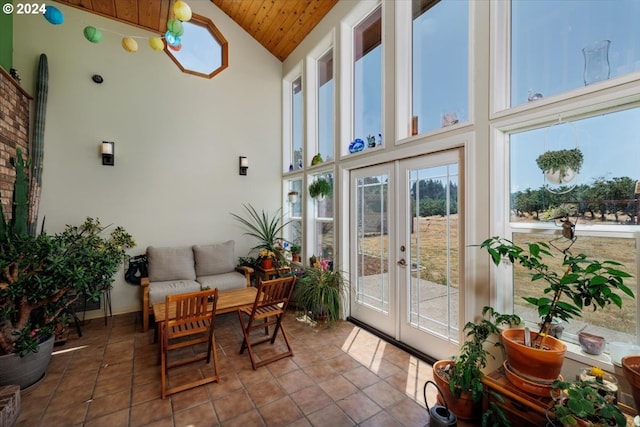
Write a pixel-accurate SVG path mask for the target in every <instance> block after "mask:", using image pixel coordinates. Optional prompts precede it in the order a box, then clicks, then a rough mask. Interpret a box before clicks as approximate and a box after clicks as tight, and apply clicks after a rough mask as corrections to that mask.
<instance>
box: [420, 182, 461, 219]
mask: <svg viewBox="0 0 640 427" xmlns="http://www.w3.org/2000/svg"><path fill="white" fill-rule="evenodd" d="M448 190H449V210H448V211H447V188H445V185H444V184H443V182H442V181H440V180H433V179H421V180H419V181H416V182H414V183H413V185H412V186H411V201H412V203H413V201H414V200H418V216H434V215H439V216H445V215H452V214H456V213H458V184H456V183H454V182H450V183H449V185H448ZM412 212H415V205H413V204H412Z"/></svg>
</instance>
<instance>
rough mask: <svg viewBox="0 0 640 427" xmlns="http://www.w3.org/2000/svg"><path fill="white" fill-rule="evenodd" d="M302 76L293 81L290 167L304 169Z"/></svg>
mask: <svg viewBox="0 0 640 427" xmlns="http://www.w3.org/2000/svg"><path fill="white" fill-rule="evenodd" d="M302 95H303V94H302V77H298V78H297V79H295V80H294V81H293V83H291V106H292V110H291V132H292V135H291V148H292V159H291V166H290V167H289V169H290V170H291V169H293V170H298V169H302V167H303V164H302V162H303V161H304V160H303V159H304V157H303V148H302V146H303V143H302V142H303V139H304V138H303V134H304V133H303V131H304V129H303V116H302V114H303V108H302V104H303V101H304V100H303V97H302Z"/></svg>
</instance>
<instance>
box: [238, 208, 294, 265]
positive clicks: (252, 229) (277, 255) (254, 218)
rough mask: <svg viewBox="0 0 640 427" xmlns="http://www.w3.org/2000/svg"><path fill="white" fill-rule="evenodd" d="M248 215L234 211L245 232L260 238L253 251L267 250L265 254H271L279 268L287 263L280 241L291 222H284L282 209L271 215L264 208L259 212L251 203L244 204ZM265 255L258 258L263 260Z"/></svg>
mask: <svg viewBox="0 0 640 427" xmlns="http://www.w3.org/2000/svg"><path fill="white" fill-rule="evenodd" d="M243 206H244V209H245V212H246V214H247V217H246V218H245V217H243V216H241V215H238V214H235V213H232V214H231V216H233V217H234V218H235V219H236V220H237V221H238V222H239V223H240V224H241V225H242V226H243V227H244V228H245V230H246V232H245V233H244V234H246V235H247V236H251V237H254V238H256V239H257V240H258V244H257V245H255V246H254V247H253V248H251V250H252V251H254V253H255V252H258V253H260V251H263V250H264V251H266V252H265V254H268V253H271V254H273V255H272V256H271V254H269V255H270V256H269V258H271V259H272V260H273V264H274V266H275V267H276V268H279V267H281V266H283V265H284V264H285V258H284V254H283V251H282V250H281V249H282V248H281V247H280V244H279V242H281V241H283V240H284V239H283V237H282V231H283V230H284V228H285V227H286V226H287V225H288V224H289V223H290V222H291V221H286V222H282V220H281V209H278V210H277V211H276V212H275V213H274V214H273V215H269V214H268V213H266V212H265V211H264V210H261V211H260V212H258V211H257V210H256V209H255V208H254V207H253V206H251V205H250V204H248V205H243ZM262 258H263V256H261V255H258V260H260V261H261V259H262Z"/></svg>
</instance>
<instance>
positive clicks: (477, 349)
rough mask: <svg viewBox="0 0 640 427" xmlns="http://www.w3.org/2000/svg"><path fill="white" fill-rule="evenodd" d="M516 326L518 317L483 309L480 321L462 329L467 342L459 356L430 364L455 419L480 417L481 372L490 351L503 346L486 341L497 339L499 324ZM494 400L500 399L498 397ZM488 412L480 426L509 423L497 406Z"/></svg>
mask: <svg viewBox="0 0 640 427" xmlns="http://www.w3.org/2000/svg"><path fill="white" fill-rule="evenodd" d="M519 323H520V317H518V316H517V315H515V314H509V315H506V314H500V313H498V312H496V311H495V310H494V309H493V308H492V307H484V308H483V309H482V319H481V320H479V321H478V322H467V324H466V325H465V326H464V332H465V336H466V340H465V342H464V343H463V344H462V346H461V347H460V353H459V354H458V355H456V356H454V357H453V358H452V359H450V360H449V359H445V360H439V361H437V362H436V363H435V364H434V365H433V373H434V375H433V377H434V380H435V381H436V384H437V385H438V387H439V388H440V390H441V391H442V393H443V398H444V400H445V401H446V403H447V405H448V406H449V408H450V409H451V410H452V411H453V412H454V413H455V414H456V415H457V416H458V418H460V419H463V420H473V419H477V418H479V417H480V414H481V403H482V396H483V392H484V385H483V384H482V377H483V376H484V373H483V370H484V368H486V366H487V362H488V358H489V357H493V355H492V354H491V352H490V348H491V347H500V346H501V345H502V344H501V343H500V341H499V340H497V339H496V340H495V342H494V343H490V340H489V338H490V337H491V336H494V337H498V336H499V334H500V329H499V327H500V326H501V325H507V326H514V325H517V324H519ZM497 398H498V400H501V397H500V396H497ZM440 403H442V402H440ZM489 409H490V410H491V411H490V412H488V414H487V416H486V417H484V418H483V425H489V424H493V425H497V424H508V423H507V422H506V418H505V417H504V414H503V413H502V411H501V410H500V408H499V407H497V406H496V405H492V407H491V408H489Z"/></svg>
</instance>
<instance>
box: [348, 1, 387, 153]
mask: <svg viewBox="0 0 640 427" xmlns="http://www.w3.org/2000/svg"><path fill="white" fill-rule="evenodd" d="M353 40H354V43H355V45H354V58H353V61H354V64H353V65H354V76H353V88H354V93H353V100H354V104H353V105H354V107H353V109H354V111H353V137H354V140H355V139H361V140H362V141H363V143H364V147H368V148H374V147H376V146H379V145H381V144H382V9H381V8H380V7H378V8H377V9H376V10H375V11H374V12H373V13H371V14H370V15H369V16H368V17H366V18H365V19H364V20H363V21H362V22H361V23H360V24H358V25H357V26H356V27H355V28H354V30H353Z"/></svg>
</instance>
